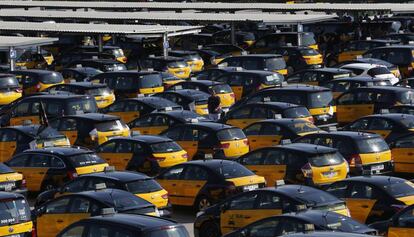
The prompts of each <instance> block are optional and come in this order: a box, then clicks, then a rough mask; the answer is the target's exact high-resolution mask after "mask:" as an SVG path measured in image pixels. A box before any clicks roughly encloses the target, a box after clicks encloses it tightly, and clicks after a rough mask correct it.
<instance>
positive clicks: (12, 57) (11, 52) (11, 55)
mask: <svg viewBox="0 0 414 237" xmlns="http://www.w3.org/2000/svg"><path fill="white" fill-rule="evenodd" d="M9 58H10V71H14V69H15V68H16V61H15V60H16V59H15V58H16V51H15V49H14V47H13V46H11V47H9Z"/></svg>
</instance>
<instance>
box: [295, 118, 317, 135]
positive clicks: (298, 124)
mask: <svg viewBox="0 0 414 237" xmlns="http://www.w3.org/2000/svg"><path fill="white" fill-rule="evenodd" d="M287 126H288V128H289V129H290V130H292V131H293V132H295V133H296V134H299V133H305V132H314V131H319V128H317V127H316V126H315V125H314V124H313V123H308V122H304V121H294V122H293V123H289V124H288V125H287Z"/></svg>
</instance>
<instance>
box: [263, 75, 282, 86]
mask: <svg viewBox="0 0 414 237" xmlns="http://www.w3.org/2000/svg"><path fill="white" fill-rule="evenodd" d="M283 79H284V78H283V76H282V75H281V74H278V73H274V74H272V75H268V76H266V77H265V78H264V80H262V83H263V84H265V85H269V86H271V85H280V84H282V82H283Z"/></svg>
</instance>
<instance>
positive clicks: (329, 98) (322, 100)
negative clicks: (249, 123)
mask: <svg viewBox="0 0 414 237" xmlns="http://www.w3.org/2000/svg"><path fill="white" fill-rule="evenodd" d="M257 102H285V103H292V104H297V105H303V106H306V108H308V110H309V112H310V114H311V115H312V117H313V120H314V123H315V125H318V126H322V125H323V126H328V125H330V124H335V123H336V106H335V105H334V100H333V95H332V92H331V90H329V89H328V88H324V87H319V86H310V85H299V84H298V85H289V86H283V87H274V88H268V89H263V90H260V91H258V92H256V93H255V94H253V95H251V96H248V97H246V98H245V99H244V100H242V101H241V102H240V103H239V105H241V104H250V103H257Z"/></svg>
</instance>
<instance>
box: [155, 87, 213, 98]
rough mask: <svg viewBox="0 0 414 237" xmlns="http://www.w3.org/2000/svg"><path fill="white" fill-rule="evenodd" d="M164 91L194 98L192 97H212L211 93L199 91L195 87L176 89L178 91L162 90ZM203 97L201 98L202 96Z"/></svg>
mask: <svg viewBox="0 0 414 237" xmlns="http://www.w3.org/2000/svg"><path fill="white" fill-rule="evenodd" d="M162 93H172V94H178V95H181V96H184V97H187V98H192V99H194V98H195V99H203V97H206V98H208V97H210V94H208V93H206V92H203V91H199V90H193V89H182V90H176V91H165V92H161V93H160V94H162ZM200 97H201V98H200Z"/></svg>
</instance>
